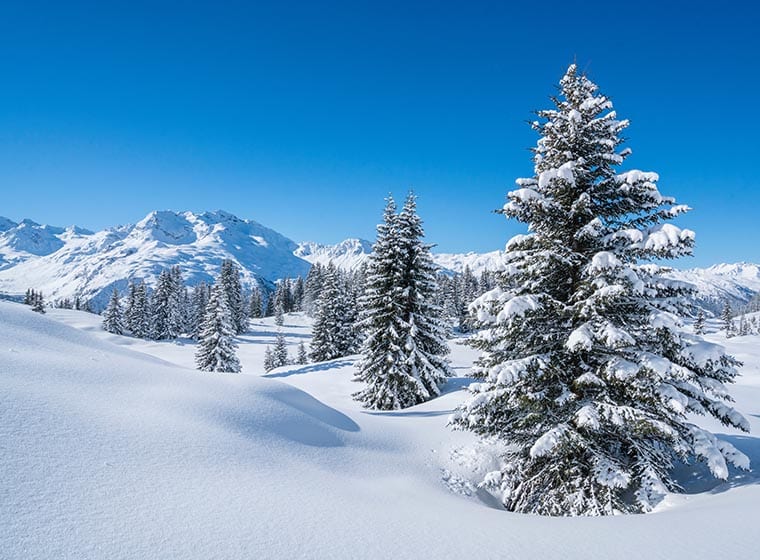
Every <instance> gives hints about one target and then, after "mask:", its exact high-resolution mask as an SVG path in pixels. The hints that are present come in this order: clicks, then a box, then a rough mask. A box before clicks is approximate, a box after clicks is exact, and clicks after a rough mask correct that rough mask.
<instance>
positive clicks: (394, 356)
mask: <svg viewBox="0 0 760 560" xmlns="http://www.w3.org/2000/svg"><path fill="white" fill-rule="evenodd" d="M377 232H378V235H377V242H376V243H375V245H374V246H373V253H372V255H371V256H370V261H369V266H368V269H367V285H366V290H365V294H364V296H363V297H362V315H361V319H360V326H361V328H362V329H363V331H364V335H365V339H364V343H363V345H362V350H361V352H362V354H363V356H362V360H361V362H360V363H359V366H358V372H357V375H356V378H357V380H358V381H362V382H364V383H366V387H365V389H364V390H362V391H360V392H358V393H356V394H355V397H356V398H357V399H358V400H360V401H361V402H362V403H363V404H364V406H365V407H367V408H375V409H381V410H392V409H398V408H406V407H409V406H413V405H415V404H419V403H421V402H424V401H426V400H429V399H431V398H432V397H434V396H436V395H438V394H439V393H440V388H439V386H440V384H441V383H442V382H443V381H444V380H445V378H446V377H447V376H449V375H451V373H450V369H449V365H448V361H447V360H446V357H445V356H446V354H447V353H448V346H447V345H446V340H445V332H446V328H445V325H444V323H443V321H442V320H441V319H440V314H441V310H440V309H439V308H438V307H437V306H436V305H435V303H434V302H435V299H436V280H435V274H436V269H435V266H434V264H433V261H432V257H431V255H430V246H429V245H426V244H424V243H423V242H422V238H423V235H424V233H423V230H422V221H421V220H420V218H419V216H418V215H417V212H416V201H415V197H414V195H413V194H410V195H409V197H408V198H407V200H406V203H405V204H404V208H403V210H402V212H401V213H400V214H399V215H397V214H396V206H395V203H394V201H393V199H392V198H390V197H389V198H388V204H387V206H386V208H385V213H384V215H383V223H382V224H380V225H378V227H377Z"/></svg>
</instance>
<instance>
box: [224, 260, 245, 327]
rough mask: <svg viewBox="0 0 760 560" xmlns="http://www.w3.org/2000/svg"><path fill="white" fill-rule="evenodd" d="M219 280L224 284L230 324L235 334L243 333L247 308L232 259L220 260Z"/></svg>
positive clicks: (238, 272)
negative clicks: (230, 319)
mask: <svg viewBox="0 0 760 560" xmlns="http://www.w3.org/2000/svg"><path fill="white" fill-rule="evenodd" d="M220 281H221V283H222V286H224V291H225V294H226V296H227V302H228V306H229V310H230V316H231V317H232V325H233V327H234V328H235V333H236V334H243V333H244V332H245V331H247V330H248V312H249V310H248V308H247V307H246V305H245V298H244V297H243V285H242V283H241V281H240V270H239V269H238V266H237V265H236V264H235V262H234V261H231V260H229V259H225V260H224V261H222V269H221V272H220Z"/></svg>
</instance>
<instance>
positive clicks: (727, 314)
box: [720, 300, 736, 338]
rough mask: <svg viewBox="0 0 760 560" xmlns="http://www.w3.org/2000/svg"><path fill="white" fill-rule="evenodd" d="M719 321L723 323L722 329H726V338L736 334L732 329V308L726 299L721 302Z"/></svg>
mask: <svg viewBox="0 0 760 560" xmlns="http://www.w3.org/2000/svg"><path fill="white" fill-rule="evenodd" d="M720 322H721V323H723V330H724V331H726V338H731V337H732V336H734V335H735V334H736V332H735V330H734V310H733V309H731V304H730V303H729V301H728V300H726V302H725V303H724V304H723V310H722V311H721V314H720Z"/></svg>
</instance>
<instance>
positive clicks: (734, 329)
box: [694, 298, 760, 338]
mask: <svg viewBox="0 0 760 560" xmlns="http://www.w3.org/2000/svg"><path fill="white" fill-rule="evenodd" d="M757 301H758V300H757V298H754V299H753V300H752V301H750V303H749V304H747V305H746V306H745V307H744V308H743V309H742V311H741V313H740V314H739V315H738V316H737V315H736V314H735V313H734V310H733V309H732V308H731V304H730V303H729V302H728V301H726V302H725V304H724V305H723V310H722V312H721V314H720V320H721V323H722V327H723V331H724V332H725V333H726V338H732V337H734V336H746V335H748V334H760V320H758V317H757V315H753V316H751V317H747V313H754V312H755V309H756V308H757V307H758V305H757ZM698 323H699V317H697V321H695V326H694V332H697V333H700V332H703V331H704V329H703V328H702V329H701V331H700V330H698V328H697V325H698ZM702 323H704V320H703V321H702Z"/></svg>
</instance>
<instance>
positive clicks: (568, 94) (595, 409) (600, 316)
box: [451, 65, 748, 515]
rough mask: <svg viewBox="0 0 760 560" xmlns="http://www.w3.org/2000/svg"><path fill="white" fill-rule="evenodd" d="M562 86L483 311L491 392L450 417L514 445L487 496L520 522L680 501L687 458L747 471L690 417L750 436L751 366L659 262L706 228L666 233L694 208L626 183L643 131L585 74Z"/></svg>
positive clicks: (483, 380)
mask: <svg viewBox="0 0 760 560" xmlns="http://www.w3.org/2000/svg"><path fill="white" fill-rule="evenodd" d="M560 85H561V91H560V94H559V95H558V96H557V97H556V98H553V99H552V100H553V102H554V104H555V105H556V108H555V109H552V110H546V111H540V112H539V113H538V117H539V120H538V121H536V122H535V123H533V128H534V129H535V130H537V131H538V132H539V134H540V136H541V138H540V140H539V141H538V144H537V147H536V148H535V149H534V165H535V173H534V176H533V177H531V178H528V179H520V180H518V182H517V185H518V187H519V188H518V189H516V190H514V191H512V192H510V193H509V195H508V197H509V202H508V203H507V204H506V205H505V206H504V208H503V210H502V212H503V213H504V214H505V215H506V216H507V217H508V218H513V219H517V220H519V221H521V222H523V223H525V224H527V225H528V234H527V235H519V236H516V237H514V238H513V239H512V240H510V241H509V243H508V244H507V251H506V255H505V259H506V267H505V269H504V271H503V272H502V273H500V280H499V287H497V288H495V289H494V290H492V291H490V292H488V293H486V294H484V295H483V296H481V297H480V298H479V299H478V300H477V301H476V303H475V304H474V308H475V310H476V311H477V317H478V320H479V322H480V326H481V327H482V328H483V330H482V331H481V332H480V334H479V335H477V336H476V337H475V346H476V347H477V348H479V349H481V350H482V352H483V353H482V354H481V356H480V358H479V360H478V361H477V367H476V369H475V372H474V373H475V375H476V377H477V378H478V379H479V380H480V382H479V383H476V384H473V385H472V386H471V387H470V392H471V397H470V399H469V400H468V401H467V402H465V403H464V404H463V405H462V406H461V407H460V408H459V409H458V410H457V411H456V412H455V414H454V415H453V417H452V420H451V421H452V423H453V424H454V426H456V427H458V428H462V429H467V430H472V431H474V432H476V433H477V434H480V435H482V436H486V437H488V438H498V439H499V440H501V441H502V442H503V443H504V444H505V445H504V449H505V450H506V451H504V455H503V461H504V464H503V467H502V468H501V469H500V470H498V471H495V472H493V473H490V474H489V475H488V476H487V478H486V482H485V486H486V487H488V488H491V489H493V490H495V491H497V492H499V493H500V494H501V497H502V500H503V503H504V505H505V507H506V508H507V509H508V510H510V511H516V512H523V513H533V514H543V515H605V514H612V513H615V512H639V511H646V510H648V509H650V508H651V507H652V505H653V504H654V503H656V502H657V501H658V500H659V498H660V497H661V496H662V494H663V493H664V492H665V491H667V490H670V491H676V490H677V489H678V485H677V483H676V482H675V481H674V480H673V478H672V476H671V470H672V467H673V465H674V461H676V460H677V459H688V458H690V457H693V456H696V457H698V458H699V459H702V460H705V461H706V462H707V465H708V467H709V468H710V470H711V471H712V473H713V474H714V475H715V476H717V477H719V478H723V479H725V478H726V477H727V476H728V468H727V463H733V464H734V465H736V466H739V467H747V466H748V460H747V458H746V457H745V456H744V455H742V454H741V453H740V452H739V451H737V450H736V449H735V448H734V447H733V446H731V445H730V444H729V443H727V442H724V441H719V440H718V439H717V438H716V437H715V436H714V435H713V434H711V433H709V432H707V431H706V430H704V429H702V428H700V427H698V426H697V425H695V424H693V423H691V422H690V420H689V418H688V416H687V415H688V414H690V413H698V414H710V415H712V416H714V417H716V418H718V419H719V420H720V421H721V422H723V423H724V424H726V425H729V426H735V427H738V428H739V429H742V430H746V429H748V423H747V421H746V420H745V419H744V418H742V416H741V415H740V414H739V413H737V412H736V411H734V410H733V409H732V408H730V407H729V406H727V405H726V404H725V402H724V401H726V400H728V397H727V394H726V392H725V387H724V384H725V383H730V382H732V381H733V379H734V377H735V376H736V375H737V370H736V367H737V365H738V362H737V361H736V360H735V359H733V358H731V357H730V356H726V355H725V354H723V353H722V349H721V348H720V347H715V346H714V345H709V344H708V343H706V342H703V341H701V340H700V339H699V338H698V337H696V336H693V335H685V334H683V333H682V332H681V331H680V329H679V321H678V318H677V317H676V313H678V312H685V311H686V310H687V302H686V300H685V298H684V296H685V295H686V294H687V293H688V292H689V289H690V288H689V287H688V285H686V284H683V283H679V282H676V281H674V280H668V279H667V278H665V277H664V276H663V275H661V272H662V269H661V268H660V267H659V266H657V265H655V264H652V263H651V261H652V260H654V259H671V258H677V257H680V256H682V255H686V254H690V253H691V248H692V246H693V242H694V234H693V232H691V231H688V230H681V229H679V228H677V227H675V226H674V225H672V224H669V223H667V220H670V219H672V218H674V217H676V216H678V215H679V214H681V213H683V212H685V211H687V210H688V208H687V207H686V206H680V205H676V204H675V201H674V200H673V199H672V198H669V197H664V196H662V195H661V194H660V193H659V191H658V189H657V184H656V183H657V180H658V177H657V175H656V174H655V173H645V172H641V171H628V172H625V173H620V172H619V171H617V169H616V166H618V165H619V164H621V163H622V162H623V160H624V159H625V157H626V156H627V155H628V153H629V151H628V150H619V148H620V145H621V144H622V142H623V138H622V137H621V136H620V133H621V132H622V131H623V130H624V129H625V128H626V126H628V122H627V121H624V120H618V119H617V117H616V115H615V113H614V112H613V111H612V103H611V102H610V101H609V99H608V98H606V97H604V96H602V95H600V94H598V93H597V87H596V86H595V85H594V84H593V83H592V82H591V81H589V80H588V79H587V78H586V77H585V76H583V75H581V74H579V73H578V72H577V69H576V67H575V65H572V66H570V68H569V69H568V71H567V73H566V75H565V76H564V78H562V80H561V82H560ZM663 222H665V223H663ZM642 261H643V262H642Z"/></svg>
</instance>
